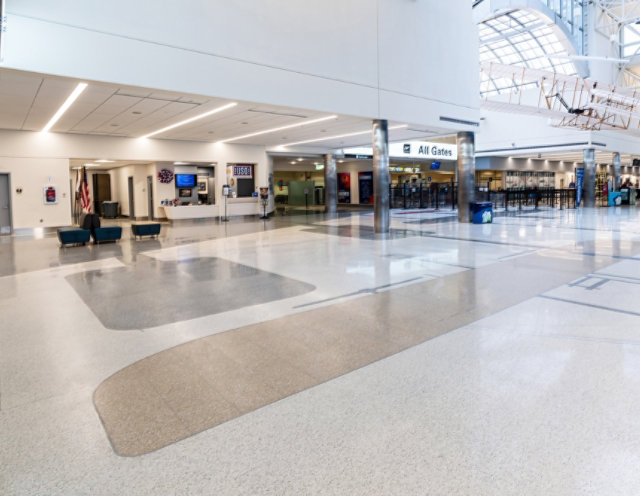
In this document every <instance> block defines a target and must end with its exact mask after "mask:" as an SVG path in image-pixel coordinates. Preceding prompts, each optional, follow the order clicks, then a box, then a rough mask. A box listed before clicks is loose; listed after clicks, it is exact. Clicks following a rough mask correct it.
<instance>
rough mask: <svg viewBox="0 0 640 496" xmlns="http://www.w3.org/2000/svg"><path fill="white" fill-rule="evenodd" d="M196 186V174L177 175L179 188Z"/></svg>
mask: <svg viewBox="0 0 640 496" xmlns="http://www.w3.org/2000/svg"><path fill="white" fill-rule="evenodd" d="M195 185H196V175H195V174H176V187H177V188H193V187H195Z"/></svg>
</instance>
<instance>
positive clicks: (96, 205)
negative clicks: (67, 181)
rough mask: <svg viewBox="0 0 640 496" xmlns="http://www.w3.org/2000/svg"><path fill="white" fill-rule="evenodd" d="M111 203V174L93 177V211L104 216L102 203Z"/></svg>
mask: <svg viewBox="0 0 640 496" xmlns="http://www.w3.org/2000/svg"><path fill="white" fill-rule="evenodd" d="M103 201H111V176H110V175H109V174H94V175H93V211H94V212H95V213H97V214H100V215H103V213H104V212H102V202H103Z"/></svg>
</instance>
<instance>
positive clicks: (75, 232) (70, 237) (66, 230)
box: [58, 227, 91, 246]
mask: <svg viewBox="0 0 640 496" xmlns="http://www.w3.org/2000/svg"><path fill="white" fill-rule="evenodd" d="M90 235H91V231H89V229H80V228H79V227H61V228H59V229H58V240H59V241H60V244H61V245H62V246H65V245H79V244H85V243H88V242H89V237H90Z"/></svg>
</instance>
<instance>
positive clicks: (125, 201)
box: [109, 164, 156, 218]
mask: <svg viewBox="0 0 640 496" xmlns="http://www.w3.org/2000/svg"><path fill="white" fill-rule="evenodd" d="M109 175H110V176H111V200H112V201H117V202H120V214H121V215H125V216H128V215H130V211H129V177H133V208H134V210H135V211H134V217H135V218H144V217H148V215H149V208H148V205H147V204H148V201H147V176H152V177H154V182H155V181H156V179H155V178H156V175H155V166H154V164H150V165H142V164H137V165H126V166H124V167H118V168H116V169H112V170H110V171H109ZM154 200H155V198H154Z"/></svg>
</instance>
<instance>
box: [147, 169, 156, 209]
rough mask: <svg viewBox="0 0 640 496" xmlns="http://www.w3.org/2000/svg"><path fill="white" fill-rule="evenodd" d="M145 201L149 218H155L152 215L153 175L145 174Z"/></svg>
mask: <svg viewBox="0 0 640 496" xmlns="http://www.w3.org/2000/svg"><path fill="white" fill-rule="evenodd" d="M147 203H148V205H147V208H148V209H149V210H148V212H149V220H153V219H155V216H154V215H153V176H147Z"/></svg>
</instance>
